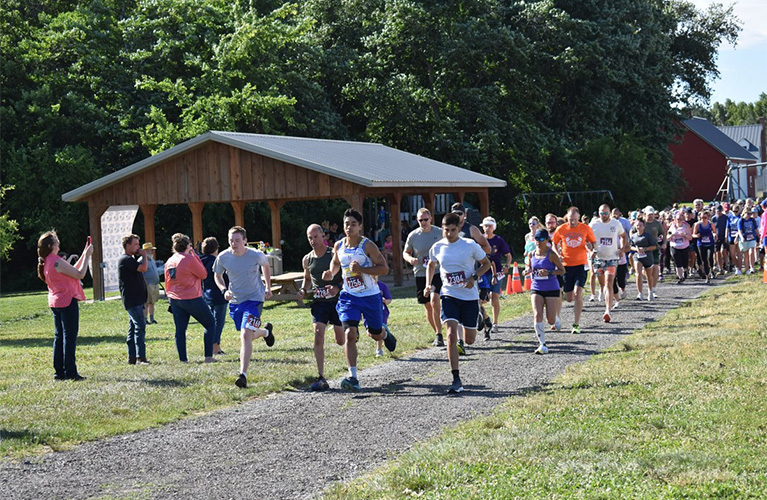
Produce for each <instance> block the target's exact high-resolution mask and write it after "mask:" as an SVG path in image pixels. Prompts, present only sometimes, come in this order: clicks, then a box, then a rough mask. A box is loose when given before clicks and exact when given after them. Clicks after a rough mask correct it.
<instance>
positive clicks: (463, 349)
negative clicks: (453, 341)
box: [457, 339, 466, 355]
mask: <svg viewBox="0 0 767 500" xmlns="http://www.w3.org/2000/svg"><path fill="white" fill-rule="evenodd" d="M457 347H458V354H461V355H463V354H466V347H464V345H463V340H461V339H458V345H457Z"/></svg>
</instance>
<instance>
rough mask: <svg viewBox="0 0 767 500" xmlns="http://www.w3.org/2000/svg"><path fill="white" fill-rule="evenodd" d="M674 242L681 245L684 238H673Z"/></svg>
mask: <svg viewBox="0 0 767 500" xmlns="http://www.w3.org/2000/svg"><path fill="white" fill-rule="evenodd" d="M674 243H676V244H677V245H681V244H682V243H684V238H674Z"/></svg>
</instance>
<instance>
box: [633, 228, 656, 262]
mask: <svg viewBox="0 0 767 500" xmlns="http://www.w3.org/2000/svg"><path fill="white" fill-rule="evenodd" d="M657 245H658V240H656V239H655V238H653V236H652V235H651V234H650V233H648V232H647V231H645V232H644V233H642V235H641V236H640V235H639V233H636V232H635V233H631V246H635V247H637V248H639V249H640V251H639V252H638V253H637V257H639V258H640V259H644V258H645V257H646V256H647V252H646V251H644V250H642V249H644V248H649V247H652V246H657Z"/></svg>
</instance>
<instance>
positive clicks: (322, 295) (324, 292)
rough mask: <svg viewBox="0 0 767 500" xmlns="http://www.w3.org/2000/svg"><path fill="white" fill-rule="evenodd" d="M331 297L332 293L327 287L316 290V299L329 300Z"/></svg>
mask: <svg viewBox="0 0 767 500" xmlns="http://www.w3.org/2000/svg"><path fill="white" fill-rule="evenodd" d="M329 296H330V293H329V292H328V289H327V288H325V287H322V288H315V289H314V298H315V299H327V298H328V297H329Z"/></svg>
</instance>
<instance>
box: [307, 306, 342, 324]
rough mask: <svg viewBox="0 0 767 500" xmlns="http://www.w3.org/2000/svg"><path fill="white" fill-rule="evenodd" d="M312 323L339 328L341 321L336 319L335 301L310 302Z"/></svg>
mask: <svg viewBox="0 0 767 500" xmlns="http://www.w3.org/2000/svg"><path fill="white" fill-rule="evenodd" d="M312 323H321V324H323V325H327V324H328V323H330V324H331V325H334V326H341V320H340V319H338V311H336V301H334V300H330V301H329V300H315V301H314V302H312Z"/></svg>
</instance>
